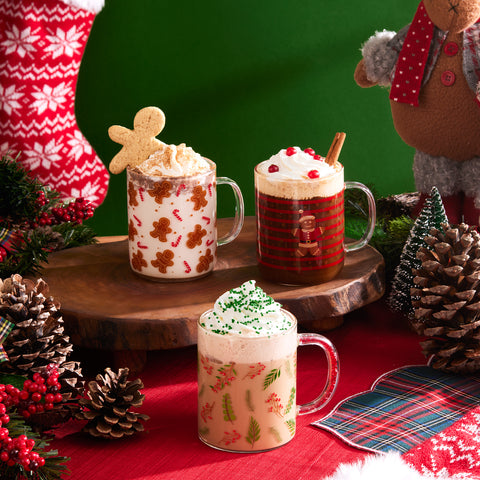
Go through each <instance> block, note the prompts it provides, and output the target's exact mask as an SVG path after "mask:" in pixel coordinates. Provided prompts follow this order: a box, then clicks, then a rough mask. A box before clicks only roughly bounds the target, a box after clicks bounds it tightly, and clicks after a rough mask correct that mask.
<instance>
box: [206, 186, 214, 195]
mask: <svg viewBox="0 0 480 480" xmlns="http://www.w3.org/2000/svg"><path fill="white" fill-rule="evenodd" d="M212 187H213V185H212V184H211V183H209V184H208V187H207V188H208V194H209V195H210V196H213V193H212Z"/></svg>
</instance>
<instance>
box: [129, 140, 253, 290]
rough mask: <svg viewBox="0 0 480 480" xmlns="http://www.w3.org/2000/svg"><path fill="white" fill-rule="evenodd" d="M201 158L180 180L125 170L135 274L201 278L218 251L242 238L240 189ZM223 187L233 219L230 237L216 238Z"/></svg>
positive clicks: (154, 277)
mask: <svg viewBox="0 0 480 480" xmlns="http://www.w3.org/2000/svg"><path fill="white" fill-rule="evenodd" d="M188 148H189V147H185V146H184V145H179V146H178V147H176V146H170V145H169V146H167V148H166V150H167V151H168V149H170V150H176V152H174V153H175V154H177V153H178V150H182V149H183V150H184V151H185V150H186V149H188ZM190 153H191V152H190ZM164 154H165V152H164ZM152 157H155V155H153V156H152ZM152 157H151V160H152ZM202 159H203V161H204V163H202V165H203V167H201V168H200V169H197V170H200V171H197V172H193V173H191V174H187V175H180V176H177V175H172V174H169V175H161V176H159V175H155V170H154V169H153V174H152V173H150V174H146V173H144V171H148V170H145V169H143V170H144V171H142V167H141V166H140V167H136V168H130V167H127V192H128V195H127V197H128V244H129V247H128V251H129V258H130V266H131V268H132V270H133V271H134V272H135V273H136V274H138V275H140V276H143V277H146V278H149V279H152V280H157V281H187V280H194V279H197V278H200V277H203V276H205V275H207V274H208V273H210V272H211V271H212V270H213V268H214V265H215V259H216V251H217V246H218V245H225V244H227V243H230V242H231V241H233V240H234V239H235V238H236V237H237V236H238V234H239V233H240V230H241V228H242V226H243V219H244V205H243V197H242V193H241V191H240V188H239V186H238V185H237V184H236V183H235V182H234V181H233V180H231V179H229V178H227V177H216V166H215V163H213V162H212V161H210V160H207V159H204V158H203V157H202ZM150 163H153V161H152V162H150ZM172 173H176V172H172ZM222 184H227V185H230V186H231V187H232V189H233V193H234V197H235V212H236V214H235V218H234V220H233V226H232V228H231V230H230V232H229V233H227V234H226V235H225V236H223V237H221V238H217V228H216V223H217V222H216V210H217V200H216V186H217V185H222Z"/></svg>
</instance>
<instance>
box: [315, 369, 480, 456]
mask: <svg viewBox="0 0 480 480" xmlns="http://www.w3.org/2000/svg"><path fill="white" fill-rule="evenodd" d="M478 405H480V377H479V376H476V375H471V376H461V375H452V374H448V373H444V372H440V371H438V370H434V369H433V368H430V367H428V366H412V367H405V368H401V369H398V370H394V371H392V372H389V373H387V374H385V375H383V376H382V377H380V378H379V379H378V380H377V381H376V382H375V384H374V385H373V387H372V390H371V391H369V392H364V393H361V394H359V395H356V396H353V397H350V398H348V399H347V400H345V401H344V402H342V403H340V404H339V405H337V407H336V408H335V409H334V410H333V412H332V413H330V414H329V415H328V416H327V417H325V418H323V419H321V420H318V421H317V422H314V423H313V425H315V426H317V427H319V428H322V429H325V430H328V431H330V432H332V433H334V434H335V435H337V436H339V437H340V438H342V439H343V440H344V441H346V442H347V443H349V444H351V445H354V446H356V447H359V448H363V449H365V450H371V451H375V452H376V451H382V452H385V451H388V450H397V451H399V452H402V453H403V452H406V451H408V450H410V449H411V448H412V447H414V446H416V445H419V444H420V443H422V442H424V441H425V440H427V439H429V438H430V437H432V436H434V435H436V434H437V433H439V432H441V431H443V430H445V428H447V427H449V426H450V425H452V424H453V423H454V422H456V421H457V420H459V419H460V418H461V417H462V416H463V415H465V413H466V412H468V411H469V410H471V409H472V408H474V407H476V406H478Z"/></svg>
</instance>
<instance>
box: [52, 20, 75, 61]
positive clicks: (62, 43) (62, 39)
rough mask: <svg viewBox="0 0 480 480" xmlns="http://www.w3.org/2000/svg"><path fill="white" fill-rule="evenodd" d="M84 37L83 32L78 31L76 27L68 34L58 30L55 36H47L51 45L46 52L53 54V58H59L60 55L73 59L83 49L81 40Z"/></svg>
mask: <svg viewBox="0 0 480 480" xmlns="http://www.w3.org/2000/svg"><path fill="white" fill-rule="evenodd" d="M83 35H84V33H83V31H77V29H76V28H75V26H73V27H72V28H71V29H70V30H68V31H66V32H65V31H64V30H62V29H60V28H57V31H56V33H55V35H47V40H48V41H49V42H51V43H50V45H48V47H46V48H45V51H46V52H51V53H52V58H57V57H59V56H60V55H67V56H68V57H73V56H74V55H75V54H76V53H77V52H78V50H79V49H81V48H82V43H81V42H79V40H80V39H81V38H82V36H83Z"/></svg>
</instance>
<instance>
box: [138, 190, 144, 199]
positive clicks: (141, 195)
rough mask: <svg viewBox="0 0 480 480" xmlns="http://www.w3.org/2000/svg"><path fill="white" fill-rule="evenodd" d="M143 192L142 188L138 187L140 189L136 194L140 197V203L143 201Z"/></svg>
mask: <svg viewBox="0 0 480 480" xmlns="http://www.w3.org/2000/svg"><path fill="white" fill-rule="evenodd" d="M144 191H145V190H144V189H143V188H142V187H140V188H139V189H138V194H139V195H140V200H141V201H142V202H143V201H144V200H145V199H144V197H143V192H144Z"/></svg>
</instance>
